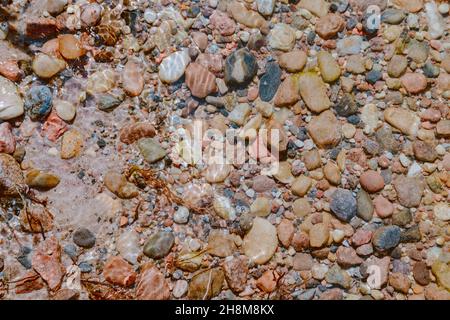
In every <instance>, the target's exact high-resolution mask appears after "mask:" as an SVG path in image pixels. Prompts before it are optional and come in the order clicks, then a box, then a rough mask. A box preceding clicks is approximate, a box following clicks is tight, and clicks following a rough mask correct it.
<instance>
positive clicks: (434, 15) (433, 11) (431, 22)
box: [425, 2, 446, 39]
mask: <svg viewBox="0 0 450 320" xmlns="http://www.w3.org/2000/svg"><path fill="white" fill-rule="evenodd" d="M425 16H426V17H427V22H428V34H429V35H430V36H431V38H433V39H439V38H440V37H442V35H443V34H444V32H445V28H446V24H445V20H444V18H443V17H442V16H441V14H440V13H439V10H438V6H437V5H436V3H435V2H427V3H426V4H425Z"/></svg>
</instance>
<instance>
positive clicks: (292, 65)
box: [278, 49, 450, 72]
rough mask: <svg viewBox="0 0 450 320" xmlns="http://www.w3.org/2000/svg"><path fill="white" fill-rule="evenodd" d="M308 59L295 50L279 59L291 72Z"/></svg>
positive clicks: (299, 69)
mask: <svg viewBox="0 0 450 320" xmlns="http://www.w3.org/2000/svg"><path fill="white" fill-rule="evenodd" d="M307 58H308V56H307V55H306V53H305V52H304V51H300V50H295V49H294V50H293V51H290V52H286V53H283V54H282V55H281V56H280V57H279V60H278V62H279V63H280V67H281V68H283V69H286V70H287V71H289V72H299V71H301V70H302V69H303V67H304V66H305V65H306V61H307ZM449 60H450V59H449Z"/></svg>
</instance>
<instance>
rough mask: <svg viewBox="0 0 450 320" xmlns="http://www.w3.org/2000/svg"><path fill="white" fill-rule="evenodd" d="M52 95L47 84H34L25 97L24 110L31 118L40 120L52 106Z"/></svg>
mask: <svg viewBox="0 0 450 320" xmlns="http://www.w3.org/2000/svg"><path fill="white" fill-rule="evenodd" d="M52 102H53V95H52V92H51V90H50V89H49V88H48V87H47V86H42V85H38V86H34V87H31V89H30V90H29V91H28V92H27V95H26V97H25V104H24V107H25V110H27V112H28V113H29V116H30V118H31V119H32V120H40V119H42V118H44V117H45V116H47V115H48V114H49V113H50V111H51V108H52Z"/></svg>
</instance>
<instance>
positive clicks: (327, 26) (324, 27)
mask: <svg viewBox="0 0 450 320" xmlns="http://www.w3.org/2000/svg"><path fill="white" fill-rule="evenodd" d="M344 26H345V22H344V19H343V18H342V17H341V16H340V15H339V14H336V13H329V14H327V15H326V16H323V17H321V18H320V19H318V20H317V22H316V29H315V30H316V33H317V34H318V35H319V36H320V37H321V38H322V39H330V38H333V37H334V36H335V35H337V33H338V32H340V31H342V29H343V28H344Z"/></svg>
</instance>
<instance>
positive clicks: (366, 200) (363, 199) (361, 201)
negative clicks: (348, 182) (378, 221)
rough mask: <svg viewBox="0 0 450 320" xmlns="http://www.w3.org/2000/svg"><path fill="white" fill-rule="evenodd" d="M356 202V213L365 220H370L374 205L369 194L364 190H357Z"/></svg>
mask: <svg viewBox="0 0 450 320" xmlns="http://www.w3.org/2000/svg"><path fill="white" fill-rule="evenodd" d="M356 202H357V215H358V217H360V218H361V219H363V220H365V221H370V220H372V217H373V210H374V206H373V203H372V199H371V198H370V196H369V194H368V193H367V192H365V191H364V190H362V189H361V190H359V192H358V195H357V197H356Z"/></svg>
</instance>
